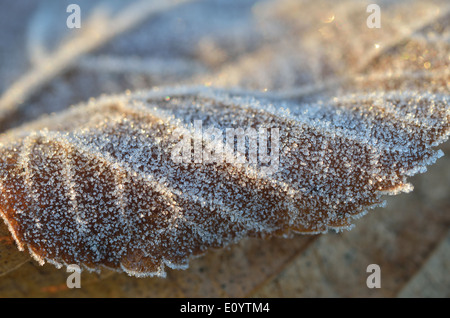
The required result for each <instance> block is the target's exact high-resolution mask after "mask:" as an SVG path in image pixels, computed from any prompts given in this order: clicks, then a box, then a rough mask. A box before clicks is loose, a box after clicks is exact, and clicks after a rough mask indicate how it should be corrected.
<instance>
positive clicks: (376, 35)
mask: <svg viewBox="0 0 450 318" xmlns="http://www.w3.org/2000/svg"><path fill="white" fill-rule="evenodd" d="M2 2H3V1H2ZM85 3H87V2H86V1H80V5H81V7H82V10H83V8H84V7H83V4H85ZM92 3H93V4H90V5H89V7H86V11H87V12H86V13H85V14H84V16H85V17H86V20H87V19H88V17H89V16H90V13H91V12H92V10H94V9H95V8H96V6H95V4H96V2H95V1H94V2H92ZM111 3H115V2H114V1H112V2H111ZM111 3H110V4H106V5H104V7H106V8H108V7H110V9H111V12H112V13H111V16H113V17H114V16H117V15H118V14H120V12H123V10H124V8H122V7H121V5H120V4H111ZM237 3H238V1H236V2H234V1H218V0H217V1H209V2H207V1H192V3H186V4H181V5H179V6H175V5H174V6H173V7H168V8H166V9H165V10H163V11H162V12H159V13H155V14H149V15H148V17H147V18H146V19H144V21H143V22H142V23H139V24H136V25H135V26H133V27H132V28H130V30H127V31H124V32H123V33H122V34H118V35H117V36H115V37H112V38H111V40H110V41H108V42H107V43H103V44H101V45H99V46H98V47H95V45H94V47H93V49H92V50H90V51H88V52H85V53H82V54H80V56H78V57H77V58H76V59H74V60H73V61H70V63H68V65H65V66H64V67H60V68H59V69H55V70H53V71H52V72H50V74H46V76H43V75H42V74H44V73H45V72H46V69H45V67H42V65H49V67H50V68H51V67H52V65H53V66H54V65H55V64H54V63H53V64H52V63H51V61H48V60H46V59H45V56H47V57H48V56H50V57H52V56H56V57H58V56H59V55H58V48H59V47H61V46H64V43H67V42H70V39H71V36H72V35H71V33H70V31H69V30H68V29H67V28H66V27H65V18H66V17H67V13H66V12H65V6H66V5H67V4H66V3H65V2H64V1H60V2H59V1H58V3H56V1H36V2H29V1H14V2H11V1H8V2H7V3H6V2H5V3H2V8H8V9H7V10H6V9H5V10H2V11H1V12H0V21H2V22H1V23H2V27H1V28H0V61H1V62H0V63H1V68H0V91H1V92H3V93H5V92H8V89H9V88H10V87H11V85H13V84H14V83H18V82H19V83H22V82H21V80H22V79H23V77H24V76H25V75H26V74H29V73H32V72H35V74H34V75H33V76H34V77H33V76H31V77H30V78H33V79H34V78H37V79H38V80H39V81H38V83H37V84H33V85H34V86H33V87H31V88H30V84H29V83H28V84H27V82H26V81H23V83H25V84H23V83H22V84H21V85H22V86H20V85H19V86H18V87H19V89H18V91H20V92H19V95H20V94H22V95H20V96H21V98H22V99H23V100H20V101H19V103H18V104H20V106H18V107H16V109H15V111H14V112H13V113H11V116H10V117H8V118H7V120H5V119H4V120H3V121H1V124H0V125H1V126H0V132H1V131H5V130H7V129H9V128H13V127H17V126H18V125H19V124H21V123H24V122H27V121H29V120H31V119H33V118H36V117H37V116H39V115H42V114H46V113H50V112H58V111H61V110H63V109H65V108H67V107H68V106H69V105H71V104H74V103H78V102H82V101H85V100H87V99H89V98H90V97H95V96H99V95H100V94H103V93H108V94H110V93H120V92H123V91H125V90H127V89H130V90H134V89H143V88H149V87H153V86H161V85H173V84H178V83H180V84H185V83H189V82H191V83H198V84H208V85H217V86H224V87H238V88H242V89H258V90H262V91H264V90H265V89H267V90H268V91H269V92H270V91H271V90H273V91H276V90H278V91H283V90H289V89H293V88H297V87H301V86H304V85H309V84H320V83H321V82H323V81H324V80H326V79H328V78H331V77H333V78H334V77H339V76H342V75H348V74H353V73H352V72H355V74H356V73H358V74H359V72H362V74H365V75H366V74H369V75H370V73H371V72H372V71H373V70H377V71H378V72H379V73H380V74H385V73H388V72H389V71H397V72H403V71H412V70H416V69H417V68H423V70H424V71H428V70H429V71H435V72H436V73H430V74H431V75H433V74H437V75H436V76H439V78H438V79H436V81H437V82H439V81H444V82H445V81H446V82H447V85H444V86H442V87H441V86H439V85H438V84H436V86H433V85H434V84H430V85H431V86H430V87H431V88H430V87H428V86H427V85H428V84H429V83H431V82H427V83H425V82H423V84H422V82H421V83H419V84H417V83H414V84H407V85H406V84H405V85H404V86H402V85H403V84H400V85H399V88H400V89H403V88H405V89H414V88H415V87H416V86H417V87H419V88H420V89H425V90H426V89H430V90H432V91H433V92H437V93H447V94H448V82H449V77H448V64H449V60H450V56H449V40H448V39H449V37H448V26H446V25H445V24H443V26H442V28H443V29H444V30H437V31H435V32H434V33H435V34H437V35H428V34H429V33H431V34H433V32H432V31H433V30H434V29H433V24H432V21H439V19H442V15H443V16H444V18H445V13H446V12H447V13H448V12H449V11H448V9H449V7H448V3H447V4H446V2H444V1H430V2H419V1H410V2H404V1H394V2H388V1H383V2H380V5H381V7H382V10H383V11H382V17H383V20H382V23H383V25H382V28H381V29H380V30H368V29H367V28H366V27H365V20H366V17H367V15H368V14H367V13H366V12H365V8H366V6H367V4H368V3H369V2H364V1H358V2H357V1H342V2H339V4H337V3H335V2H334V1H239V4H237ZM86 6H88V5H87V4H86ZM92 8H94V9H92ZM384 8H385V9H384ZM94 11H95V10H94ZM49 12H51V14H50V13H49ZM219 12H220V13H219ZM88 13H89V14H88ZM447 17H448V15H447ZM98 19H100V18H98ZM86 20H83V21H84V22H85V21H86ZM444 20H445V19H444ZM109 21H112V18H111V19H110V20H109ZM427 21H431V22H430V23H431V24H427V23H428V22H427ZM84 22H83V23H84ZM105 23H107V22H105ZM420 23H422V25H421V24H420ZM447 24H448V19H447ZM427 27H428V28H429V29H430V30H429V29H427ZM83 28H85V30H86V29H87V28H88V25H87V24H86V25H84V26H83V27H82V29H83ZM445 28H447V29H445ZM424 30H425V31H424ZM445 30H447V31H445ZM424 34H425V35H424ZM408 43H413V44H414V45H413V46H414V48H413V49H412V48H409V47H408ZM376 45H378V46H379V47H381V48H382V49H383V50H381V51H377V50H378V48H377V47H376ZM408 50H410V51H411V52H412V51H413V52H415V54H416V53H417V54H416V55H414V56H415V57H414V58H413V55H412V54H410V55H405V54H406V53H405V52H410V51H408ZM370 58H375V59H377V61H378V62H373V63H371V62H370V61H371V59H370ZM421 59H422V60H421ZM380 61H381V62H380ZM428 61H431V62H430V64H426V62H428ZM367 65H368V66H367ZM47 70H48V69H47ZM40 72H41V73H40ZM445 72H447V73H445ZM446 74H447V75H446ZM419 81H420V79H419ZM430 81H434V80H433V78H431V80H430ZM27 85H28V86H27ZM31 86H32V85H31ZM369 86H370V85H369ZM387 86H388V85H387V84H386V87H387ZM436 87H438V88H436ZM383 88H384V86H383V85H381V86H380V87H377V88H376V89H381V90H382V89H383ZM441 88H443V89H441ZM369 89H371V88H370V87H369ZM350 90H351V89H350ZM330 94H333V92H332V93H330ZM311 98H312V97H311ZM441 149H443V151H444V153H445V154H446V156H444V157H443V158H440V159H439V160H438V161H437V163H436V164H434V165H432V166H430V167H429V168H428V172H426V173H424V174H420V175H417V176H415V177H412V178H411V179H410V182H411V183H412V184H413V185H414V191H413V192H411V193H408V194H399V195H397V196H394V197H388V198H387V206H386V208H377V209H375V210H371V211H369V213H368V214H367V215H365V216H364V217H362V218H361V219H359V220H357V221H356V222H355V224H356V226H355V228H354V229H352V230H351V231H344V232H342V233H328V234H324V235H313V236H304V235H296V236H294V237H292V238H288V239H284V238H273V239H270V240H267V241H263V240H256V239H248V240H246V241H243V242H241V243H240V244H238V245H235V246H232V247H230V248H227V249H224V250H219V251H210V252H208V253H207V254H206V255H205V256H203V257H201V258H198V259H194V260H192V261H191V264H190V268H189V269H187V270H184V271H175V270H168V277H167V278H166V279H161V278H134V277H128V276H127V275H125V274H118V273H110V272H105V273H102V274H101V275H98V274H88V273H83V274H82V288H81V289H74V290H68V289H67V287H66V278H67V276H68V275H69V274H68V273H66V272H65V271H64V270H58V269H56V268H55V267H54V266H53V265H50V264H46V265H44V266H39V265H38V264H37V263H36V262H34V261H32V260H31V259H30V258H29V256H28V255H27V253H26V252H24V253H20V252H18V251H17V250H16V248H15V246H14V243H13V242H12V241H11V240H9V239H8V232H7V230H6V229H5V227H4V225H3V224H2V225H1V226H0V234H1V235H0V269H1V268H2V266H3V265H2V264H3V262H5V260H8V261H11V260H14V264H16V265H17V266H15V267H13V268H12V269H11V270H10V271H9V272H8V273H5V274H0V297H365V296H367V297H450V276H449V275H448V273H449V270H450V231H449V230H450V195H449V194H450V182H449V180H450V145H449V143H448V142H447V143H446V144H444V145H443V146H441ZM369 264H378V265H379V266H380V268H381V288H380V289H369V288H368V287H367V286H366V279H367V276H368V275H369V273H367V272H366V268H367V266H368V265H369ZM0 272H1V271H0Z"/></svg>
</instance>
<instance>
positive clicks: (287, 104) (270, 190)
mask: <svg viewBox="0 0 450 318" xmlns="http://www.w3.org/2000/svg"><path fill="white" fill-rule="evenodd" d="M448 105H449V103H448V97H447V96H443V95H433V94H429V93H426V94H414V93H408V92H390V93H386V94H368V95H360V96H355V95H347V96H341V97H339V98H333V99H330V100H327V101H322V102H318V103H317V104H310V103H307V104H305V103H294V102H292V101H283V100H279V99H278V100H277V99H272V100H267V99H260V98H259V99H258V98H255V97H252V96H248V95H239V94H236V93H234V92H227V91H226V90H215V89H209V88H205V87H177V88H172V89H169V88H168V89H157V90H152V91H142V92H137V93H133V94H125V95H118V96H111V97H103V98H100V99H98V100H97V101H92V102H90V103H88V104H83V105H78V106H77V107H74V108H72V109H70V110H68V111H66V112H63V113H60V114H56V115H53V116H50V117H45V118H43V119H40V120H37V121H35V122H32V123H29V124H27V125H25V126H22V127H19V128H17V129H14V130H10V131H9V132H8V133H6V134H4V135H2V137H1V138H0V154H1V156H0V158H1V159H0V176H1V187H0V189H1V200H0V202H1V203H0V211H1V215H2V217H3V219H4V220H5V222H6V223H7V224H8V226H9V229H10V231H11V232H12V233H13V234H14V235H13V236H14V238H15V240H16V243H17V245H18V246H19V248H20V249H22V250H24V249H27V250H29V251H30V253H31V255H32V256H33V257H34V258H35V259H36V260H37V261H38V262H40V263H44V262H45V261H49V262H51V263H53V264H56V265H57V266H60V265H62V264H83V265H84V266H85V267H86V268H88V269H90V270H98V269H100V268H102V267H107V268H112V269H115V270H118V271H125V272H127V273H128V274H130V275H135V276H146V275H156V276H164V275H165V271H164V268H165V266H167V267H170V268H186V267H187V266H188V261H189V259H190V258H191V257H192V256H195V255H200V254H202V253H204V252H205V251H207V250H209V249H211V248H221V247H225V246H228V245H230V244H233V243H236V242H238V241H239V240H241V239H243V238H245V237H263V238H264V237H270V236H274V235H283V236H288V235H290V234H291V233H295V232H300V233H323V232H326V231H327V230H328V229H330V228H333V229H337V230H341V229H348V228H351V226H352V219H353V218H355V217H359V216H361V215H364V214H365V213H366V210H367V209H369V208H372V207H375V206H379V205H382V204H383V200H382V198H381V196H382V195H383V194H396V193H399V192H402V191H403V192H408V191H411V189H412V188H411V185H410V184H408V183H407V180H406V178H407V177H408V176H411V175H414V174H416V173H419V172H424V171H425V170H426V165H428V164H431V163H433V162H434V161H435V160H436V159H437V158H439V157H440V156H442V152H441V151H436V150H433V148H432V147H434V146H437V145H438V144H440V143H442V142H444V141H445V140H446V139H447V138H448V135H449V131H450V129H449V127H450V126H449V119H450V110H449V106H448ZM197 120H201V121H202V125H203V127H205V129H206V127H210V126H214V127H216V128H218V129H220V130H225V129H226V128H238V127H252V128H255V129H256V128H260V127H266V128H279V135H280V136H279V138H280V153H279V156H280V158H279V167H278V169H277V170H276V171H275V172H274V173H273V174H264V173H259V172H258V169H257V167H256V168H255V167H251V166H248V165H244V164H236V163H228V162H218V163H212V164H211V163H208V164H204V163H194V161H193V160H192V161H190V162H184V163H183V162H181V163H180V162H174V161H173V160H172V159H171V153H172V149H173V147H174V145H175V144H176V141H177V140H179V138H181V137H180V136H178V137H177V138H178V139H177V138H176V140H174V138H173V132H174V131H175V130H176V129H183V130H184V131H186V132H189V131H191V132H192V129H193V123H194V122H195V121H197ZM209 142H212V141H210V140H209V139H204V140H203V146H204V147H208V145H207V144H208V143H209ZM209 147H212V145H210V146H209ZM247 150H248V149H247Z"/></svg>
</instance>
